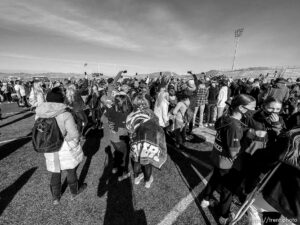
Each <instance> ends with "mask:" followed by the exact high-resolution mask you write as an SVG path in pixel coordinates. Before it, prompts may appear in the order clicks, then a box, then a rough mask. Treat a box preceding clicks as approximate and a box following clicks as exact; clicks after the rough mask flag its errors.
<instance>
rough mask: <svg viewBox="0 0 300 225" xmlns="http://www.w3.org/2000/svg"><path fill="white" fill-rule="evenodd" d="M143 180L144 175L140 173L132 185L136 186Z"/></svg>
mask: <svg viewBox="0 0 300 225" xmlns="http://www.w3.org/2000/svg"><path fill="white" fill-rule="evenodd" d="M143 179H144V174H142V173H141V174H140V175H138V176H137V177H136V178H134V184H136V185H138V184H140V183H141V181H142V180H143Z"/></svg>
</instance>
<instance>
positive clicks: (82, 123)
mask: <svg viewBox="0 0 300 225" xmlns="http://www.w3.org/2000/svg"><path fill="white" fill-rule="evenodd" d="M74 117H75V121H76V124H77V128H78V131H79V133H80V134H82V135H84V129H85V128H86V126H87V125H88V118H87V115H86V114H85V112H84V111H83V110H80V111H77V112H74Z"/></svg>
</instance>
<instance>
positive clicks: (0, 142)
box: [0, 136, 31, 144]
mask: <svg viewBox="0 0 300 225" xmlns="http://www.w3.org/2000/svg"><path fill="white" fill-rule="evenodd" d="M25 138H31V136H23V137H18V138H13V139H10V140H5V141H0V144H4V143H7V142H12V141H16V140H21V139H25Z"/></svg>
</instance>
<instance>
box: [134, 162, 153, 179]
mask: <svg viewBox="0 0 300 225" xmlns="http://www.w3.org/2000/svg"><path fill="white" fill-rule="evenodd" d="M141 172H143V174H144V179H145V181H149V180H150V177H151V175H152V165H151V164H148V165H141V164H140V163H139V162H134V164H133V174H134V177H135V178H136V177H138V176H139V174H140V173H141Z"/></svg>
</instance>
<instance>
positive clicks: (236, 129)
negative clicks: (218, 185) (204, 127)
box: [212, 116, 243, 169]
mask: <svg viewBox="0 0 300 225" xmlns="http://www.w3.org/2000/svg"><path fill="white" fill-rule="evenodd" d="M215 128H216V130H217V133H216V138H215V143H214V146H213V150H212V160H213V162H214V165H215V166H216V167H217V168H220V169H230V168H231V167H232V165H233V161H234V160H235V158H236V157H237V154H238V153H239V151H240V148H241V144H240V141H241V139H242V137H243V125H242V123H241V122H240V121H239V120H237V119H235V118H232V117H229V116H224V117H221V118H220V119H218V120H217V122H216V125H215Z"/></svg>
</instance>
